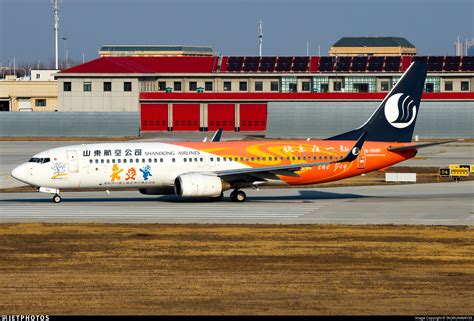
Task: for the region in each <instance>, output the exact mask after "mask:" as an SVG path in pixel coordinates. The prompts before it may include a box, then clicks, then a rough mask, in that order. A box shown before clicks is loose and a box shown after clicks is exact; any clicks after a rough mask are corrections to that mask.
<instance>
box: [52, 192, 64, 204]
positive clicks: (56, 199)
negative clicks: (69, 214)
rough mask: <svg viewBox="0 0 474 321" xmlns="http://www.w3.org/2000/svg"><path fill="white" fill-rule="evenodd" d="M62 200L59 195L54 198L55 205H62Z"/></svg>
mask: <svg viewBox="0 0 474 321" xmlns="http://www.w3.org/2000/svg"><path fill="white" fill-rule="evenodd" d="M61 200H62V198H61V196H59V195H58V194H56V195H54V196H53V202H54V203H61Z"/></svg>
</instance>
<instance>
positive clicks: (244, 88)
mask: <svg viewBox="0 0 474 321" xmlns="http://www.w3.org/2000/svg"><path fill="white" fill-rule="evenodd" d="M239 90H240V91H247V82H246V81H241V82H239Z"/></svg>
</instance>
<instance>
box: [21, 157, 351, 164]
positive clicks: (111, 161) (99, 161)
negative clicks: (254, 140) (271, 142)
mask: <svg viewBox="0 0 474 321" xmlns="http://www.w3.org/2000/svg"><path fill="white" fill-rule="evenodd" d="M221 158H222V161H223V162H227V161H229V162H232V161H236V162H238V161H241V162H243V161H246V162H248V161H266V160H267V158H268V160H269V161H278V160H280V161H283V160H287V161H289V160H293V161H295V160H298V161H301V160H303V161H306V160H308V161H311V160H313V161H317V160H320V161H321V160H325V161H327V160H336V159H342V156H339V157H337V156H334V157H333V156H327V155H325V156H321V155H319V156H291V157H290V156H287V157H281V156H280V157H277V156H269V157H209V161H211V162H220V161H221ZM49 161H50V159H49V158H32V159H30V160H29V162H34V163H40V164H43V163H47V162H49ZM145 162H147V160H146V159H145V158H141V159H140V158H136V159H133V158H130V159H127V158H124V159H120V158H118V159H115V158H112V159H90V160H89V163H90V164H94V163H95V164H114V163H118V164H120V163H123V164H127V163H129V164H133V163H136V164H138V163H145ZM163 162H164V160H163V158H153V159H152V158H149V159H148V163H163ZM171 162H172V163H175V162H176V159H175V158H172V159H171ZM183 162H185V163H188V162H189V163H193V162H194V163H197V162H204V158H203V157H199V158H198V157H194V158H193V157H189V158H187V157H184V158H183Z"/></svg>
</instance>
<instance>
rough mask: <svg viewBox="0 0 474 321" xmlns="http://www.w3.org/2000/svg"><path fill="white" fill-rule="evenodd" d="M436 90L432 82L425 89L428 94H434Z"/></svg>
mask: <svg viewBox="0 0 474 321" xmlns="http://www.w3.org/2000/svg"><path fill="white" fill-rule="evenodd" d="M433 90H434V84H433V83H432V82H427V83H426V88H425V91H426V92H427V93H432V92H433Z"/></svg>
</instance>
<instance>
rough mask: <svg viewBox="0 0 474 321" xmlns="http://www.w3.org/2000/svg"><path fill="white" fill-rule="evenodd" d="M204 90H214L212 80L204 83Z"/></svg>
mask: <svg viewBox="0 0 474 321" xmlns="http://www.w3.org/2000/svg"><path fill="white" fill-rule="evenodd" d="M204 90H206V91H212V81H206V82H205V83H204Z"/></svg>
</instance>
